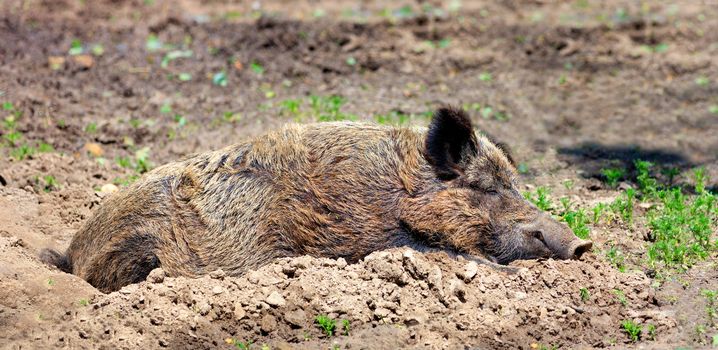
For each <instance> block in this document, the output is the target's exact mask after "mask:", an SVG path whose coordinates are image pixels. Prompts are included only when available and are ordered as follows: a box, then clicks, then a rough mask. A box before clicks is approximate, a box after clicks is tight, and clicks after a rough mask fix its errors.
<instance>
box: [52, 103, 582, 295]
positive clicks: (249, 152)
mask: <svg viewBox="0 0 718 350" xmlns="http://www.w3.org/2000/svg"><path fill="white" fill-rule="evenodd" d="M591 244H592V243H591V242H590V241H585V240H581V239H578V238H577V237H576V236H575V235H574V234H573V233H572V232H571V230H570V229H569V228H568V227H567V226H566V225H564V224H562V223H559V222H557V221H556V220H554V219H553V218H551V217H550V216H549V215H547V214H546V213H544V212H542V211H541V210H539V209H538V208H536V207H535V206H534V205H532V204H531V203H530V202H528V201H527V200H525V199H524V198H523V196H522V195H521V194H520V193H519V190H518V186H517V174H516V170H515V167H514V164H512V160H511V159H510V156H509V155H508V154H507V153H506V151H505V150H504V149H503V148H501V147H498V146H497V145H496V144H494V143H492V142H491V141H489V139H487V138H486V137H485V136H482V135H480V134H478V133H476V132H475V131H474V128H473V127H472V124H471V120H470V118H469V116H468V115H467V114H466V113H465V112H464V111H462V110H458V109H454V108H450V107H447V108H441V109H439V110H438V111H436V112H435V114H434V117H433V119H432V121H431V123H430V125H429V127H428V128H401V127H389V126H379V125H371V124H363V123H350V122H336V123H323V124H309V125H289V126H286V127H284V128H281V129H279V130H277V131H273V132H269V133H267V134H265V135H263V136H261V137H257V138H254V139H252V140H249V141H245V142H241V143H238V144H235V145H233V146H229V147H227V148H224V149H221V150H218V151H213V152H207V153H202V154H197V155H193V156H190V157H188V158H186V159H184V160H181V161H177V162H174V163H169V164H167V165H164V166H161V167H158V168H157V169H155V170H153V171H151V172H149V173H147V174H145V175H144V176H143V177H142V178H141V179H139V180H138V181H137V182H135V183H134V184H132V185H131V186H129V187H127V188H126V189H124V190H122V191H120V192H118V193H116V194H114V195H113V196H111V197H110V198H108V199H107V200H106V201H105V202H104V203H103V204H102V206H101V207H100V208H99V209H98V210H97V212H96V213H95V214H94V216H93V217H91V218H90V219H89V220H87V222H86V223H85V224H84V226H83V227H82V228H81V229H80V230H79V231H78V232H77V233H76V234H75V236H74V238H73V239H72V242H71V244H70V247H69V248H68V250H67V252H66V253H65V254H60V253H58V252H56V251H54V250H44V251H43V252H42V253H41V258H42V259H43V260H44V261H45V262H47V263H50V264H53V265H55V266H57V267H59V268H60V269H62V270H64V271H66V272H71V273H74V274H76V275H78V276H80V277H82V278H84V279H85V280H87V281H88V282H89V283H90V284H92V285H93V286H95V287H97V288H98V289H100V290H102V291H113V290H117V289H119V288H120V287H122V286H124V285H127V284H130V283H135V282H139V281H142V280H144V279H145V278H146V276H147V275H148V274H149V272H150V271H151V270H152V269H154V268H157V267H160V266H161V267H162V268H163V269H164V270H165V271H166V272H167V273H168V274H169V275H172V276H199V275H202V274H206V273H209V272H211V271H213V270H216V269H219V268H221V269H223V270H224V271H225V272H226V273H228V274H230V275H241V274H243V273H244V272H246V271H247V270H250V269H255V268H257V267H259V266H262V265H263V264H266V263H267V262H269V261H271V260H272V259H275V258H279V257H290V256H300V255H305V254H308V255H312V256H316V257H330V258H339V257H343V258H345V259H346V260H347V261H348V262H350V263H351V262H356V261H357V260H359V259H361V258H363V257H364V256H366V255H368V254H369V253H371V252H373V251H377V250H382V249H387V248H391V247H398V246H410V247H413V248H414V249H417V250H420V251H428V250H432V249H443V250H446V251H448V252H453V253H456V254H464V255H466V256H469V257H470V258H473V259H476V260H478V261H481V262H489V263H490V262H494V263H498V264H507V263H509V262H511V261H513V260H516V259H533V258H549V257H554V258H559V259H569V258H578V257H580V256H581V255H582V254H583V253H584V252H586V251H587V250H589V249H590V248H591Z"/></svg>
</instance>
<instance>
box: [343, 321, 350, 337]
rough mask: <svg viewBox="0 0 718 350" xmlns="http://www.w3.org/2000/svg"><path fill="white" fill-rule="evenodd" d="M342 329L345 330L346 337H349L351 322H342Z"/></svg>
mask: <svg viewBox="0 0 718 350" xmlns="http://www.w3.org/2000/svg"><path fill="white" fill-rule="evenodd" d="M342 328H343V329H344V335H346V336H348V335H349V320H342Z"/></svg>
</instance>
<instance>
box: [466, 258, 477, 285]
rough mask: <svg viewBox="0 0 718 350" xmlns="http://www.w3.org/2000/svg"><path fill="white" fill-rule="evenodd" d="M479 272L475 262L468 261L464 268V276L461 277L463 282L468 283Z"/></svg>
mask: <svg viewBox="0 0 718 350" xmlns="http://www.w3.org/2000/svg"><path fill="white" fill-rule="evenodd" d="M478 272H479V264H477V263H476V262H475V261H470V262H469V263H468V264H466V266H464V275H463V276H462V277H463V279H464V282H466V283H469V282H471V280H473V279H474V276H476V274H477V273H478Z"/></svg>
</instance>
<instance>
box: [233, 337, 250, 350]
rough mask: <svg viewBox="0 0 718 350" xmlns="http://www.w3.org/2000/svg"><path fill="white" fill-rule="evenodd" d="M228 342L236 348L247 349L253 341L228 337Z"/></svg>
mask: <svg viewBox="0 0 718 350" xmlns="http://www.w3.org/2000/svg"><path fill="white" fill-rule="evenodd" d="M228 343H230V344H232V345H234V347H236V348H237V349H240V350H249V348H250V347H251V346H252V343H253V342H252V341H251V340H247V341H240V340H237V339H229V341H228Z"/></svg>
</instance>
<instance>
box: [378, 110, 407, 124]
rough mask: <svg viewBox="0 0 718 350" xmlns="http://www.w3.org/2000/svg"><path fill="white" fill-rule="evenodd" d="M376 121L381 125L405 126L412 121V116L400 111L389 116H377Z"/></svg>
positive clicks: (392, 112)
mask: <svg viewBox="0 0 718 350" xmlns="http://www.w3.org/2000/svg"><path fill="white" fill-rule="evenodd" d="M374 119H375V120H376V122H377V123H379V124H395V125H404V124H406V123H408V122H409V121H410V120H411V115H409V114H404V113H402V112H399V111H391V112H389V113H387V114H377V115H376V116H374Z"/></svg>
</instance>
